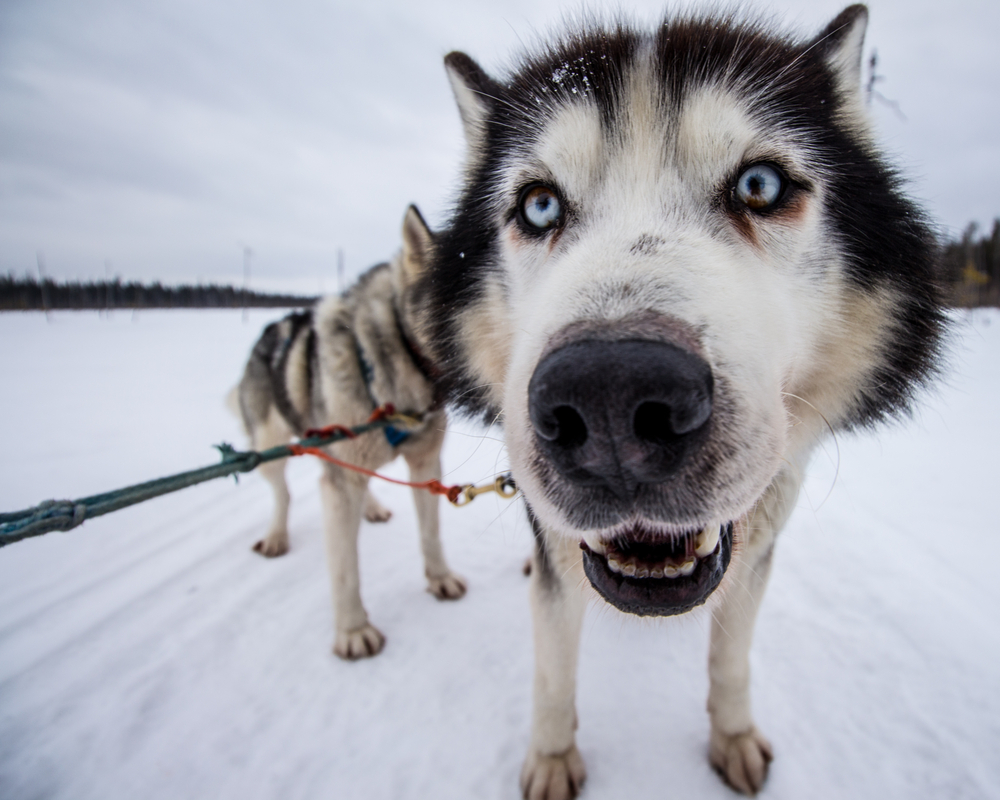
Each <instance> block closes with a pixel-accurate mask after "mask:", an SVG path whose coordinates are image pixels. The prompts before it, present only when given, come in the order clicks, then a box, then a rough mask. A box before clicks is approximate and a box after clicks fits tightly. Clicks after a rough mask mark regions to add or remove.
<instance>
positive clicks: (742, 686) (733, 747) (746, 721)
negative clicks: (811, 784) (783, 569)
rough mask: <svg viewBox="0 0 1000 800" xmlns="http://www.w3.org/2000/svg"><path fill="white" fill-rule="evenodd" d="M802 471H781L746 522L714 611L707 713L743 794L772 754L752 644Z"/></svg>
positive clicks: (718, 749) (716, 754) (762, 774)
mask: <svg viewBox="0 0 1000 800" xmlns="http://www.w3.org/2000/svg"><path fill="white" fill-rule="evenodd" d="M800 474H801V473H800V472H799V470H797V469H793V468H788V469H786V470H784V471H783V472H781V473H779V475H778V477H777V478H775V480H774V482H773V483H772V484H771V486H770V488H769V489H768V491H767V493H766V494H765V496H764V498H763V499H762V500H761V502H760V504H759V505H758V506H757V508H756V509H755V510H754V511H753V512H752V513H751V515H750V517H749V519H748V520H747V521H746V522H745V523H739V524H745V529H744V536H745V537H746V538H745V542H746V544H745V549H744V552H743V554H742V557H741V558H740V559H739V561H738V562H735V563H733V565H732V566H731V567H730V569H731V570H733V574H732V575H730V576H729V580H730V584H729V585H728V586H727V588H726V592H725V595H724V596H723V599H722V602H721V603H720V604H719V606H717V607H716V608H715V609H714V610H713V612H712V638H711V646H710V651H709V659H708V673H709V683H710V686H709V693H708V713H709V716H710V718H711V722H712V741H711V745H710V748H711V749H710V755H709V758H710V760H711V762H712V766H714V767H715V768H716V769H717V770H718V771H719V773H720V774H721V775H722V777H723V778H724V779H725V780H726V782H727V783H729V784H730V785H731V786H732V787H733V788H735V789H737V790H738V791H741V792H743V793H744V794H749V795H754V794H756V793H757V792H758V791H760V789H761V787H762V786H763V785H764V780H765V778H766V777H767V769H768V764H769V763H770V761H771V759H772V758H773V754H772V750H771V745H770V743H769V742H768V741H767V739H765V738H764V736H763V735H762V734H761V733H760V731H758V730H757V727H756V726H755V725H754V722H753V717H752V716H751V712H750V645H751V643H752V641H753V628H754V622H755V621H756V618H757V611H758V609H759V608H760V603H761V601H762V600H763V599H764V591H765V589H766V588H767V578H768V575H769V574H770V572H771V555H772V553H773V550H774V540H775V536H776V535H777V533H778V531H779V530H781V528H782V526H783V525H784V524H785V522H786V520H787V519H788V516H789V514H790V513H791V510H792V507H793V506H794V505H795V498H796V497H797V496H798V490H799V484H800V479H799V477H798V476H799V475H800Z"/></svg>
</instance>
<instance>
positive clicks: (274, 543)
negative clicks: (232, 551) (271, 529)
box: [253, 533, 288, 558]
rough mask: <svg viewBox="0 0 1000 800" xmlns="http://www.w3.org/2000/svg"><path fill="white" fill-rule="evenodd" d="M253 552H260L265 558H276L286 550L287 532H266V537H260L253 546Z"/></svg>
mask: <svg viewBox="0 0 1000 800" xmlns="http://www.w3.org/2000/svg"><path fill="white" fill-rule="evenodd" d="M253 551H254V552H255V553H260V554H261V555H262V556H264V557H265V558H277V557H278V556H283V555H284V554H285V553H287V552H288V534H287V533H285V534H279V535H277V536H275V535H274V534H268V536H267V538H266V539H261V540H260V541H259V542H257V544H255V545H254V546H253Z"/></svg>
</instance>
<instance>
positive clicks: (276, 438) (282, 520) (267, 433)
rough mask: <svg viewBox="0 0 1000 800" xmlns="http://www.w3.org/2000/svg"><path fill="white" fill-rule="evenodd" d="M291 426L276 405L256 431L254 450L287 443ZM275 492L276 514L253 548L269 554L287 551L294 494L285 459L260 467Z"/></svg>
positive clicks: (269, 462)
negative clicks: (290, 510)
mask: <svg viewBox="0 0 1000 800" xmlns="http://www.w3.org/2000/svg"><path fill="white" fill-rule="evenodd" d="M291 434H292V431H291V428H289V427H288V425H287V424H286V423H285V422H284V420H282V419H281V415H280V414H279V413H278V410H277V409H276V408H275V407H273V406H272V407H271V411H270V413H269V414H268V417H267V420H266V421H265V422H264V423H263V424H262V425H260V426H259V427H257V428H255V429H254V431H253V437H252V439H253V447H254V449H255V450H267V449H268V448H270V447H276V446H277V445H280V444H284V443H285V442H287V441H288V440H289V438H291ZM257 469H258V470H259V471H260V474H261V475H262V476H263V478H264V480H266V481H267V482H268V483H269V484H271V489H272V490H273V492H274V514H273V516H272V517H271V524H270V526H269V527H268V529H267V535H265V536H264V538H263V539H261V540H260V541H259V542H257V543H256V544H255V545H254V546H253V549H254V552H257V553H260V554H261V555H262V556H266V557H267V558H275V557H276V556H283V555H284V554H285V553H287V552H288V547H289V542H288V506H289V503H290V502H291V497H290V495H289V493H288V484H287V483H286V481H285V459H283V458H282V459H278V460H277V461H268V462H266V463H264V464H261V465H260V466H259V467H258V468H257Z"/></svg>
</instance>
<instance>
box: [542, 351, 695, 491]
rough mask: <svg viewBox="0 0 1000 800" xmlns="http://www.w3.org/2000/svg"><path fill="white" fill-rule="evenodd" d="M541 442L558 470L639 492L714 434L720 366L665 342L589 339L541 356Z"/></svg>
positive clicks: (585, 481) (581, 480) (583, 481)
mask: <svg viewBox="0 0 1000 800" xmlns="http://www.w3.org/2000/svg"><path fill="white" fill-rule="evenodd" d="M528 413H529V414H530V416H531V422H532V425H533V426H534V428H535V433H536V434H537V437H538V446H539V448H540V449H541V451H542V453H544V454H545V456H546V457H547V458H548V459H549V460H550V461H551V462H552V464H553V465H554V466H555V468H556V469H557V470H558V471H559V473H560V474H561V475H562V476H563V477H564V478H565V479H566V480H568V481H570V482H572V483H575V484H578V485H581V486H604V487H606V488H609V489H611V490H612V491H613V492H614V493H615V494H616V495H618V496H619V497H621V498H622V499H623V500H632V499H633V498H634V497H635V493H636V491H637V490H638V487H639V486H640V485H641V484H648V483H662V482H664V481H666V480H668V479H669V478H670V476H671V475H673V474H674V473H676V472H677V470H678V469H680V468H681V466H682V465H683V463H684V460H685V458H686V457H687V455H688V454H689V453H690V452H692V451H693V450H694V449H696V448H697V447H698V446H699V445H700V444H701V443H702V442H703V441H704V440H705V438H706V437H707V433H708V427H709V426H708V425H707V423H708V420H709V418H710V417H711V415H712V369H711V367H709V365H708V363H707V362H706V361H705V360H704V359H702V358H700V357H699V356H697V355H695V354H694V353H691V352H690V351H688V350H684V349H682V348H680V347H677V346H675V345H672V344H668V343H666V342H655V341H645V340H640V341H621V342H606V341H596V340H585V341H578V342H573V343H572V344H568V345H564V346H563V347H560V348H559V349H558V350H554V351H553V352H551V353H549V355H547V356H546V357H545V358H543V359H542V360H541V362H539V364H538V366H537V367H536V368H535V373H534V375H532V376H531V382H530V383H529V385H528Z"/></svg>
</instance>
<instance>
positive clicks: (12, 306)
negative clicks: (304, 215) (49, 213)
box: [0, 218, 1000, 311]
mask: <svg viewBox="0 0 1000 800" xmlns="http://www.w3.org/2000/svg"><path fill="white" fill-rule="evenodd" d="M942 260H943V265H944V274H945V278H946V280H947V282H948V285H949V287H950V295H951V297H950V301H951V303H952V305H954V306H959V307H963V308H976V307H979V306H997V307H1000V218H998V219H996V220H994V221H993V229H992V230H991V231H990V233H989V234H986V233H985V232H980V229H979V225H978V224H977V223H975V222H972V223H970V224H969V226H968V227H967V228H966V229H965V231H964V232H963V233H962V238H961V239H958V240H954V239H952V240H949V241H945V242H943V243H942ZM316 299H317V298H316V297H304V296H301V295H292V294H265V293H262V292H249V291H245V290H243V289H241V288H238V287H235V286H220V285H218V284H214V283H210V284H207V285H202V284H199V285H197V286H190V285H182V286H164V285H162V284H161V283H160V282H159V281H157V282H155V283H149V284H144V283H136V282H130V283H122V282H121V280H120V279H117V278H116V279H115V280H114V281H91V282H89V283H80V282H67V283H57V282H56V281H54V280H52V279H51V278H45V279H44V280H36V279H35V278H33V277H23V278H16V277H14V276H13V275H7V276H0V311H31V310H55V309H96V310H101V309H108V310H111V309H134V308H295V307H301V306H306V305H310V304H312V303H313V302H315V301H316Z"/></svg>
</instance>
